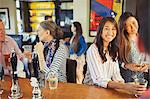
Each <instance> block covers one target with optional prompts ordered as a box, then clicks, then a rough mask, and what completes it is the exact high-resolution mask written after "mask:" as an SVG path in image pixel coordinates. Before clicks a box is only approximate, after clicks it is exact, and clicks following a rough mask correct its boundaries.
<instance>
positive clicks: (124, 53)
mask: <svg viewBox="0 0 150 99" xmlns="http://www.w3.org/2000/svg"><path fill="white" fill-rule="evenodd" d="M129 17H134V18H135V19H136V17H135V16H134V15H133V14H132V13H130V12H125V13H123V14H122V15H121V16H120V18H119V23H118V25H119V31H120V44H119V59H120V60H121V61H123V62H125V63H128V62H129V54H130V50H131V44H130V40H129V34H128V32H127V30H126V20H127V19H128V18H129ZM136 20H137V19H136ZM137 21H138V20H137Z"/></svg>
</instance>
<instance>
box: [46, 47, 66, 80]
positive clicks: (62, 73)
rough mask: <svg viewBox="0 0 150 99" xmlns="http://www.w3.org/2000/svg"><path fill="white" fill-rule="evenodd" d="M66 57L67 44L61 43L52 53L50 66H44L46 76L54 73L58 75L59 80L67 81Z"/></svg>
mask: <svg viewBox="0 0 150 99" xmlns="http://www.w3.org/2000/svg"><path fill="white" fill-rule="evenodd" d="M68 57H69V50H68V48H67V46H65V45H64V44H61V45H60V46H59V48H58V49H57V51H56V53H55V55H54V58H53V61H52V63H51V66H50V67H47V66H45V68H44V72H45V73H46V76H47V78H49V76H50V75H51V74H55V75H56V76H57V77H58V81H59V82H67V79H66V61H67V58H68Z"/></svg>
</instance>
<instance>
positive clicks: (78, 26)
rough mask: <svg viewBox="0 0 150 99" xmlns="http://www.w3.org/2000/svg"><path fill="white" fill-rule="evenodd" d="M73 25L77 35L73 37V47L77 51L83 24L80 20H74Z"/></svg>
mask: <svg viewBox="0 0 150 99" xmlns="http://www.w3.org/2000/svg"><path fill="white" fill-rule="evenodd" d="M73 25H74V27H75V28H76V35H75V37H74V39H73V41H72V43H73V46H72V47H73V49H74V51H75V53H76V52H77V50H78V44H79V38H80V36H81V35H82V26H81V24H80V23H79V22H77V21H76V22H73Z"/></svg>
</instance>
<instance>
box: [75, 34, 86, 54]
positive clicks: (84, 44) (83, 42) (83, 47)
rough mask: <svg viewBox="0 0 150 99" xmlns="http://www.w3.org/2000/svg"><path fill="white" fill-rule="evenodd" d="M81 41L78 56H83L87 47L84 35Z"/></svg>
mask: <svg viewBox="0 0 150 99" xmlns="http://www.w3.org/2000/svg"><path fill="white" fill-rule="evenodd" d="M79 42H80V47H81V48H80V50H79V51H78V52H77V56H81V55H82V54H83V53H84V52H85V51H86V49H87V44H86V42H85V40H84V37H83V36H81V37H80V39H79Z"/></svg>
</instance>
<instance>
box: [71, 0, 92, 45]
mask: <svg viewBox="0 0 150 99" xmlns="http://www.w3.org/2000/svg"><path fill="white" fill-rule="evenodd" d="M73 6H74V9H73V18H74V19H73V20H74V21H79V22H80V23H81V24H82V28H83V35H84V37H85V40H86V41H87V42H93V39H94V38H93V37H89V10H90V0H74V1H73Z"/></svg>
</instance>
